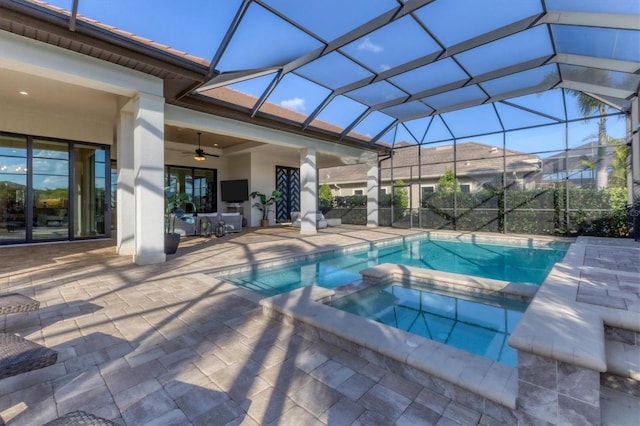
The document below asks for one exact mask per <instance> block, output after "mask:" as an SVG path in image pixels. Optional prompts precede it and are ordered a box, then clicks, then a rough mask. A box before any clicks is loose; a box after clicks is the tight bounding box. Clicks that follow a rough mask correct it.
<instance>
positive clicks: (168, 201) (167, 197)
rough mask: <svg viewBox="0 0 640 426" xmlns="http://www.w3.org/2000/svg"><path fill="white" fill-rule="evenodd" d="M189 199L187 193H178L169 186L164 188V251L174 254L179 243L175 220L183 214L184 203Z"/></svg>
mask: <svg viewBox="0 0 640 426" xmlns="http://www.w3.org/2000/svg"><path fill="white" fill-rule="evenodd" d="M187 201H189V197H188V196H187V194H178V193H176V192H175V190H174V189H173V188H171V187H166V188H165V189H164V227H165V233H164V252H165V254H174V253H175V252H176V251H178V246H179V245H180V234H177V233H176V232H175V231H176V220H177V219H179V218H182V217H183V216H184V209H183V208H182V206H184V203H186V202H187Z"/></svg>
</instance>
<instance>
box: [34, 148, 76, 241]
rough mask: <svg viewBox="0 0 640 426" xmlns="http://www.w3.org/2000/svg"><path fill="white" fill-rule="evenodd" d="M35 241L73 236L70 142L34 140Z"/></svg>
mask: <svg viewBox="0 0 640 426" xmlns="http://www.w3.org/2000/svg"><path fill="white" fill-rule="evenodd" d="M32 152H33V208H32V214H33V218H32V223H33V230H32V238H33V240H62V239H65V240H66V239H68V238H69V145H68V144H66V143H63V142H53V141H44V140H37V139H34V141H33V145H32Z"/></svg>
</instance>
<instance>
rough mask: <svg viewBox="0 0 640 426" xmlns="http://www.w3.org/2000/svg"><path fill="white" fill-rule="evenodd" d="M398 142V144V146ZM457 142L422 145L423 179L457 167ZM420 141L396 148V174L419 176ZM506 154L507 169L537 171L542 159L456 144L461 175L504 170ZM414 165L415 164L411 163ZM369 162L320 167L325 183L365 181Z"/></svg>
mask: <svg viewBox="0 0 640 426" xmlns="http://www.w3.org/2000/svg"><path fill="white" fill-rule="evenodd" d="M397 146H398V144H396V147H397ZM453 148H454V146H453V144H450V145H443V146H436V147H432V148H422V150H421V153H420V155H421V157H422V167H421V175H422V178H423V179H434V178H439V177H440V176H442V175H443V174H444V173H445V172H446V171H447V170H448V169H452V168H453V159H454V149H453ZM419 149H420V147H419V146H418V145H411V146H407V147H403V148H400V149H396V150H395V154H394V157H393V178H394V179H402V180H410V179H417V178H418V150H419ZM503 154H504V155H505V156H506V158H505V162H506V168H507V170H518V171H536V170H538V169H539V165H540V163H541V161H540V158H539V157H538V156H536V155H533V154H524V153H522V152H519V151H513V150H509V149H507V150H503V149H502V148H498V147H494V146H490V145H485V144H481V143H478V142H462V143H458V144H457V145H456V149H455V156H456V160H457V163H458V164H457V170H456V172H457V174H458V175H459V176H470V175H486V174H496V173H500V172H501V171H502V169H503ZM411 166H412V167H411ZM389 167H391V161H390V160H384V161H382V162H381V178H382V180H389V179H391V171H390V169H389ZM368 168H369V166H368V165H366V164H355V165H349V166H338V167H329V168H326V169H322V170H320V182H322V183H347V182H365V181H366V179H367V170H368Z"/></svg>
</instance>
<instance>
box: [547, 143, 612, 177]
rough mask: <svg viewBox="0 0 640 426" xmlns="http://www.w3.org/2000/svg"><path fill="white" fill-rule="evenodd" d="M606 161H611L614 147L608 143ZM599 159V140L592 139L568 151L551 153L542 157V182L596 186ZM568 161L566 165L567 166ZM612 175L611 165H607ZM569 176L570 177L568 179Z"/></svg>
mask: <svg viewBox="0 0 640 426" xmlns="http://www.w3.org/2000/svg"><path fill="white" fill-rule="evenodd" d="M605 150H606V151H605V152H606V156H605V158H604V161H606V162H607V165H609V164H610V163H611V158H612V157H613V155H614V151H615V149H614V147H613V146H611V145H607V146H606V148H605ZM597 161H598V141H591V142H588V143H585V144H582V145H579V146H577V147H575V148H571V149H569V150H568V151H567V152H566V155H565V152H564V151H563V152H561V153H558V154H554V155H551V156H549V157H547V158H543V159H542V174H543V176H542V183H543V184H544V185H547V186H554V185H556V184H557V183H562V182H565V180H568V183H569V184H571V185H572V186H576V187H579V188H595V187H596V162H597ZM565 162H566V167H565ZM607 168H608V171H609V175H611V167H609V166H608V167H607ZM567 178H568V179H567Z"/></svg>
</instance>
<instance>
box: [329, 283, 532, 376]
mask: <svg viewBox="0 0 640 426" xmlns="http://www.w3.org/2000/svg"><path fill="white" fill-rule="evenodd" d="M328 304H329V305H331V306H333V307H335V308H338V309H341V310H343V311H347V312H351V313H352V314H356V315H359V316H362V317H365V318H369V319H372V320H375V321H378V322H381V323H383V324H386V325H389V326H392V327H395V328H398V329H401V330H404V331H408V332H410V333H413V334H417V335H419V336H422V337H426V338H427V339H431V340H435V341H436V342H440V343H444V344H447V345H450V346H453V347H456V348H458V349H462V350H465V351H468V352H472V353H474V354H476V355H480V356H484V357H487V358H490V359H493V360H495V361H499V362H501V363H503V364H507V365H510V366H513V367H515V366H516V365H517V351H516V350H515V349H513V348H511V347H510V346H509V345H508V344H507V340H508V339H509V336H510V335H511V331H512V330H513V328H514V327H515V325H516V324H517V323H518V321H519V320H520V318H521V317H522V314H523V313H524V311H525V309H526V307H527V305H526V304H525V303H523V302H518V301H515V300H509V299H502V298H494V297H486V296H475V295H468V294H463V293H457V292H452V291H449V290H440V289H432V288H431V289H428V290H427V289H425V288H415V287H407V286H403V285H397V284H380V285H376V286H374V287H370V288H367V289H365V290H362V291H359V292H357V293H354V294H351V295H349V296H346V297H343V298H341V299H337V300H334V301H332V302H330V303H328Z"/></svg>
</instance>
